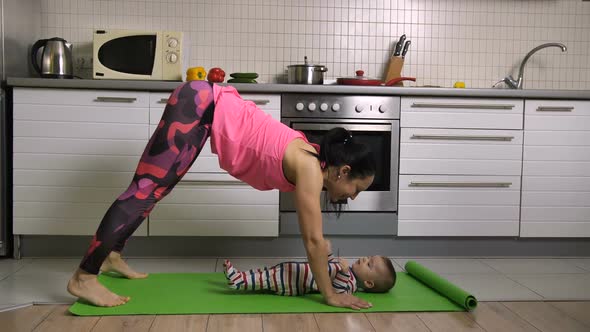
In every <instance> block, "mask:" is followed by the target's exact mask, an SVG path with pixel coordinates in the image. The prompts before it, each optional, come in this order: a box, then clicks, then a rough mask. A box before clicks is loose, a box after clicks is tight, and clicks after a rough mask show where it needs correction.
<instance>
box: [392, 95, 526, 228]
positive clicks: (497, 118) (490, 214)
mask: <svg viewBox="0 0 590 332" xmlns="http://www.w3.org/2000/svg"><path fill="white" fill-rule="evenodd" d="M401 105H402V112H401V121H400V122H401V127H402V128H401V135H400V136H401V137H400V184H399V206H398V214H399V215H398V232H397V234H398V236H518V234H519V212H520V208H519V204H520V197H519V194H520V180H521V169H522V143H523V131H522V127H523V101H522V100H520V99H481V98H426V97H405V98H402V101H401Z"/></svg>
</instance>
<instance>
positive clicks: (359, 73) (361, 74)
mask: <svg viewBox="0 0 590 332" xmlns="http://www.w3.org/2000/svg"><path fill="white" fill-rule="evenodd" d="M355 73H356V76H353V77H341V78H342V79H347V80H360V81H380V82H381V80H380V79H378V78H372V77H367V76H364V75H365V71H364V70H357V71H356V72H355Z"/></svg>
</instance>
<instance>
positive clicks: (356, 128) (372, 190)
mask: <svg viewBox="0 0 590 332" xmlns="http://www.w3.org/2000/svg"><path fill="white" fill-rule="evenodd" d="M283 123H285V124H286V125H288V126H289V127H291V128H293V129H295V130H298V131H301V132H303V133H304V134H305V136H306V137H307V139H308V140H309V141H310V142H312V143H317V144H319V143H320V141H321V139H322V136H323V135H324V134H325V133H326V132H327V131H329V130H330V129H332V128H336V127H342V128H345V129H347V130H349V131H350V132H351V133H352V135H353V137H354V138H355V140H357V141H359V142H362V143H364V144H367V145H368V146H369V147H370V148H371V150H372V151H373V155H374V156H375V159H376V162H377V170H376V174H375V180H374V181H373V183H372V184H371V186H370V187H369V188H368V189H367V190H366V191H363V192H361V193H360V194H359V195H358V196H357V197H356V199H354V200H351V199H349V200H348V201H347V203H346V204H344V205H343V207H342V211H343V212H344V211H382V212H385V211H387V212H391V211H397V186H398V157H399V120H362V121H359V120H352V119H350V120H347V119H338V120H334V119H283ZM294 197H295V195H294V193H281V195H280V210H281V211H295V202H294ZM321 203H322V211H332V210H333V209H332V207H331V206H330V204H327V205H326V204H325V203H326V199H325V193H322V198H321Z"/></svg>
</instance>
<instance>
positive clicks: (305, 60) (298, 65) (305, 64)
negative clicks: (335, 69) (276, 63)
mask: <svg viewBox="0 0 590 332" xmlns="http://www.w3.org/2000/svg"><path fill="white" fill-rule="evenodd" d="M304 62H305V63H304V64H296V65H288V66H287V68H289V67H321V68H326V66H324V65H313V64H310V63H308V62H307V56H305V57H304Z"/></svg>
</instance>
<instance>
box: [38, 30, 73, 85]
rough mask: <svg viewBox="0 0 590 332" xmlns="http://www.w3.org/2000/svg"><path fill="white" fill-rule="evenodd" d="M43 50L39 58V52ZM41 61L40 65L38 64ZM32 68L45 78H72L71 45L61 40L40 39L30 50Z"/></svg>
mask: <svg viewBox="0 0 590 332" xmlns="http://www.w3.org/2000/svg"><path fill="white" fill-rule="evenodd" d="M41 49H42V50H43V51H42V53H41V56H40V57H39V56H38V53H39V51H41ZM39 60H41V64H39ZM31 63H32V65H33V68H35V70H36V71H37V73H39V75H41V77H46V78H73V77H74V75H73V73H74V69H73V67H74V65H73V63H72V44H70V43H68V42H67V41H65V40H64V39H62V38H57V37H54V38H50V39H41V40H38V41H36V42H35V44H33V47H32V48H31Z"/></svg>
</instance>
